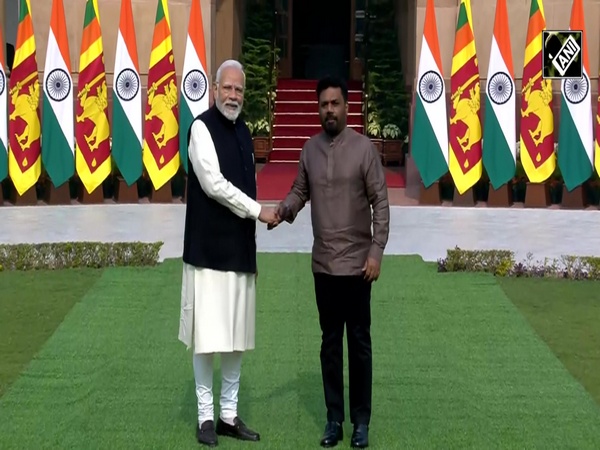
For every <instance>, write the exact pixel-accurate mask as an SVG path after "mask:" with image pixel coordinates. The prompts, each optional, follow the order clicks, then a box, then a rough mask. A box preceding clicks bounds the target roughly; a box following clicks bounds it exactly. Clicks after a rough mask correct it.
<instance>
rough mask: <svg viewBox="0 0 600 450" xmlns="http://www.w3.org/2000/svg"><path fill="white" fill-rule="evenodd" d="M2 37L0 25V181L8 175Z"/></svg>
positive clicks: (6, 113)
mask: <svg viewBox="0 0 600 450" xmlns="http://www.w3.org/2000/svg"><path fill="white" fill-rule="evenodd" d="M4 48H5V47H4V38H3V35H2V27H1V26H0V181H2V180H4V179H5V178H6V177H7V176H8V103H7V96H6V88H7V84H8V83H7V82H6V70H5V58H4Z"/></svg>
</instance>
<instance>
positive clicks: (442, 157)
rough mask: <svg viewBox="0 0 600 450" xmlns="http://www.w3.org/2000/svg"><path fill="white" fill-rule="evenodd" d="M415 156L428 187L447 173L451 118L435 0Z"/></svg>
mask: <svg viewBox="0 0 600 450" xmlns="http://www.w3.org/2000/svg"><path fill="white" fill-rule="evenodd" d="M421 42H422V43H421V56H420V58H419V73H418V80H419V81H418V83H417V86H416V91H417V92H416V94H417V95H416V96H415V97H416V101H415V113H414V119H413V129H412V137H411V145H412V154H413V157H414V159H415V164H416V165H417V168H418V169H419V173H420V175H421V179H422V180H423V184H424V185H425V187H429V186H431V185H432V184H433V183H435V182H436V181H437V180H439V178H440V177H441V176H442V175H444V174H445V173H446V172H448V116H447V112H446V87H445V85H444V76H443V75H442V58H441V56H440V44H439V41H438V31H437V24H436V19H435V6H434V1H433V0H427V7H426V9H425V25H424V29H423V39H422V41H421Z"/></svg>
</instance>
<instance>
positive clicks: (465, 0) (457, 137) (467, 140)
mask: <svg viewBox="0 0 600 450" xmlns="http://www.w3.org/2000/svg"><path fill="white" fill-rule="evenodd" d="M450 89H451V105H452V106H451V111H450V152H449V160H450V164H449V166H450V174H451V175H452V179H453V180H454V185H455V186H456V190H457V191H458V193H459V194H464V193H465V192H466V191H467V190H468V189H470V188H471V187H473V186H474V185H475V183H477V181H479V179H480V178H481V174H482V172H483V164H482V154H481V119H480V117H479V114H480V107H481V98H480V84H479V68H478V62H477V52H476V50H475V37H474V34H473V19H472V16H471V0H461V2H460V7H459V10H458V19H457V21H456V34H455V38H454V55H453V56H452V73H451V76H450Z"/></svg>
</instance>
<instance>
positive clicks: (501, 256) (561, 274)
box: [437, 247, 600, 280]
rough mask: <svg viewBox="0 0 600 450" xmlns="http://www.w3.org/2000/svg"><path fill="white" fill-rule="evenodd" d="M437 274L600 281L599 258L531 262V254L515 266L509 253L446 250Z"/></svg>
mask: <svg viewBox="0 0 600 450" xmlns="http://www.w3.org/2000/svg"><path fill="white" fill-rule="evenodd" d="M437 262H438V272H487V273H492V274H494V275H495V276H501V277H505V276H510V277H538V278H540V277H548V278H565V279H570V280H600V258H598V257H593V256H568V255H565V256H561V257H560V258H558V259H557V258H552V259H551V258H544V260H536V261H534V260H533V255H532V254H531V253H528V254H527V258H526V259H525V260H524V261H519V262H517V261H516V260H515V254H514V252H512V251H510V250H463V249H461V248H459V247H455V248H454V249H450V250H448V251H447V253H446V258H440V259H438V261H437Z"/></svg>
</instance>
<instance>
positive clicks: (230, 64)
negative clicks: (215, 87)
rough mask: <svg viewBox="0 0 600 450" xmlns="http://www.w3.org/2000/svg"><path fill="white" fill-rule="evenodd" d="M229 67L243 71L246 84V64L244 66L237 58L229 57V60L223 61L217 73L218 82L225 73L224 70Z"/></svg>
mask: <svg viewBox="0 0 600 450" xmlns="http://www.w3.org/2000/svg"><path fill="white" fill-rule="evenodd" d="M228 68H234V69H238V70H239V71H240V72H242V75H243V76H244V84H245V83H246V73H245V72H244V66H242V64H241V63H240V62H239V61H237V60H235V59H228V60H227V61H225V62H223V64H221V65H220V66H219V68H218V69H217V75H216V77H215V79H216V83H217V84H219V82H220V81H221V75H222V73H223V70H224V69H228Z"/></svg>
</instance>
